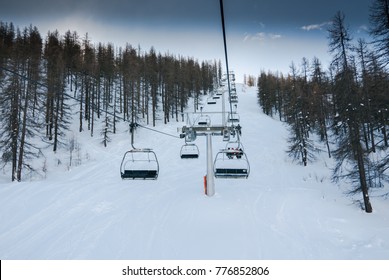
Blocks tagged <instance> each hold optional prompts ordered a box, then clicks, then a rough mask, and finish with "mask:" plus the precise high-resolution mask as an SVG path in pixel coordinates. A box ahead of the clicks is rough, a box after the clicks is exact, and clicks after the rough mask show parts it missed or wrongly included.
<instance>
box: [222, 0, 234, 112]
mask: <svg viewBox="0 0 389 280" xmlns="http://www.w3.org/2000/svg"><path fill="white" fill-rule="evenodd" d="M220 14H221V20H222V28H223V41H224V55H225V60H226V68H227V84H228V98H229V100H230V102H229V103H230V112H231V114H232V103H231V85H230V70H229V67H228V51H227V39H226V27H225V22H224V8H223V0H220Z"/></svg>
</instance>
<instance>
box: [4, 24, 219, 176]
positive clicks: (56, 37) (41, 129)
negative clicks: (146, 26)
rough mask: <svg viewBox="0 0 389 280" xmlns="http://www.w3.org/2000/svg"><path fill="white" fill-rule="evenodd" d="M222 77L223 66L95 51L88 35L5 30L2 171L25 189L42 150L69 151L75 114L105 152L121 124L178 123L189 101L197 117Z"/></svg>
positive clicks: (106, 47) (133, 51) (105, 47)
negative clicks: (26, 175)
mask: <svg viewBox="0 0 389 280" xmlns="http://www.w3.org/2000/svg"><path fill="white" fill-rule="evenodd" d="M220 75H221V63H220V61H219V62H216V61H213V62H209V61H203V62H199V61H197V60H195V59H193V58H187V57H181V56H175V55H171V54H160V53H157V51H156V50H155V49H154V48H153V47H152V48H151V49H150V50H149V51H142V50H141V48H140V46H138V47H137V48H135V47H133V46H131V45H129V44H128V45H127V46H125V47H124V48H122V47H115V46H114V45H113V44H110V43H109V44H103V43H98V44H92V43H91V42H90V40H89V38H88V34H86V35H85V36H84V37H82V38H81V37H80V36H79V34H77V32H71V31H68V32H66V34H64V35H62V34H59V32H58V31H54V32H49V33H48V34H47V36H46V37H45V38H43V37H42V35H41V34H40V32H39V30H38V29H37V28H36V27H33V26H29V27H26V28H24V29H19V28H17V27H15V26H14V25H13V23H3V22H1V23H0V93H1V94H0V147H1V151H2V153H1V165H2V166H3V167H4V166H5V165H11V170H12V172H11V176H12V178H11V179H12V181H14V180H17V181H20V180H21V179H22V170H24V169H28V170H30V171H32V170H33V169H34V167H33V166H32V165H31V164H30V159H32V158H34V157H39V156H40V154H41V148H42V145H41V144H37V143H45V145H46V146H51V148H52V150H53V151H54V152H55V151H57V149H58V147H59V145H61V144H63V141H64V139H63V136H64V135H65V133H66V131H67V130H68V126H69V123H70V120H71V118H72V119H73V121H74V116H71V112H74V111H75V110H74V107H77V109H76V111H77V112H78V113H77V115H78V116H77V118H78V120H79V131H80V132H82V131H84V132H87V133H90V135H91V136H94V135H96V136H98V137H101V138H102V143H103V144H104V145H105V146H106V145H108V143H109V141H110V135H112V134H113V133H115V132H116V125H117V122H118V121H123V120H125V121H128V122H129V123H136V122H143V123H145V124H147V125H152V126H155V124H156V121H157V120H159V121H163V122H164V123H167V122H169V121H171V120H176V121H178V120H180V119H181V116H182V115H181V113H182V112H183V110H184V108H185V107H186V106H187V105H188V103H187V102H188V100H189V98H193V99H194V100H195V102H194V106H195V108H194V110H195V111H196V110H197V109H198V108H197V107H198V104H199V102H198V100H199V97H200V96H201V95H203V94H207V93H209V92H210V91H212V90H213V89H214V87H217V86H218V85H217V83H218V81H219V80H220ZM71 107H72V108H73V109H72V108H71ZM161 112H162V113H161ZM97 122H98V123H103V124H104V125H103V126H102V127H103V129H102V130H101V129H100V127H101V126H99V129H98V130H97V129H96V126H95V123H97ZM96 130H97V131H96ZM37 139H38V141H37Z"/></svg>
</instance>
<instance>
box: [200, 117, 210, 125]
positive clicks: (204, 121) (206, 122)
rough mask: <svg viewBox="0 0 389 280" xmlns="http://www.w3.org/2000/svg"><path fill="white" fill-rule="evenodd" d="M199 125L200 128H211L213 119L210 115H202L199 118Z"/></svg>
mask: <svg viewBox="0 0 389 280" xmlns="http://www.w3.org/2000/svg"><path fill="white" fill-rule="evenodd" d="M197 125H199V126H210V125H211V118H210V117H209V116H208V115H201V116H200V117H199V118H198V121H197Z"/></svg>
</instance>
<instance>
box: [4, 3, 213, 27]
mask: <svg viewBox="0 0 389 280" xmlns="http://www.w3.org/2000/svg"><path fill="white" fill-rule="evenodd" d="M218 5H219V1H218V0H216V1H209V0H195V1H186V0H163V1H160V0H141V1H136V0H110V1H106V0H105V1H102V0H100V1H95V0H66V1H65V0H63V1H57V0H36V1H29V0H14V1H7V2H5V3H3V4H1V10H0V18H1V17H2V16H3V17H4V16H7V17H8V18H21V17H31V18H34V17H50V18H55V17H63V16H68V15H72V14H74V13H77V14H84V15H85V16H88V17H91V18H94V19H97V20H100V21H128V22H141V23H144V24H148V23H149V22H153V23H155V22H163V23H164V24H170V23H171V24H204V25H205V24H208V23H209V22H214V21H216V20H219V16H220V15H219V6H218Z"/></svg>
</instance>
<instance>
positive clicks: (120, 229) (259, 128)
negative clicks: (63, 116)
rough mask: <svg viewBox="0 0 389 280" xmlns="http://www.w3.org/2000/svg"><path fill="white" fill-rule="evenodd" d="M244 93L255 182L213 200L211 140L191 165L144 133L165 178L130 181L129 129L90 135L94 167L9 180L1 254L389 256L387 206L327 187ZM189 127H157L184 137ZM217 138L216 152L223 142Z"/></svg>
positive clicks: (245, 135)
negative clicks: (206, 185)
mask: <svg viewBox="0 0 389 280" xmlns="http://www.w3.org/2000/svg"><path fill="white" fill-rule="evenodd" d="M237 89H238V93H239V103H238V113H239V114H240V119H241V126H242V143H243V145H244V148H245V152H246V153H247V155H248V159H249V161H250V166H251V173H250V176H249V178H248V179H247V180H246V179H230V180H226V179H215V185H216V194H215V196H214V197H207V196H205V195H204V193H203V192H204V190H203V176H204V175H205V172H206V162H205V138H204V137H198V139H197V140H196V144H197V145H198V146H199V149H200V158H199V159H197V160H182V159H180V157H179V152H180V148H181V145H183V144H184V142H183V140H179V139H174V138H170V137H167V136H164V135H160V134H155V133H154V132H152V131H149V130H144V129H138V130H137V131H136V135H135V146H136V147H150V148H153V149H154V151H155V152H156V154H157V156H158V160H159V164H160V174H159V177H158V180H156V181H142V180H135V181H132V180H129V181H127V180H124V181H123V180H121V178H120V173H119V166H120V162H121V158H122V155H123V154H124V152H125V151H126V150H128V149H129V148H130V144H129V142H130V137H129V135H128V132H126V126H125V125H124V124H123V125H121V126H120V128H119V132H118V134H117V135H114V136H113V137H112V138H113V141H112V142H111V143H109V144H108V147H107V148H104V147H103V146H102V145H101V144H99V141H98V139H96V138H97V137H96V138H92V139H91V138H90V137H89V135H87V134H88V132H83V133H82V134H78V136H77V137H78V140H79V141H80V142H81V144H82V148H83V153H88V155H89V157H90V160H89V161H86V162H84V163H83V164H82V165H81V166H78V167H73V168H71V169H70V171H61V170H59V169H58V168H57V169H55V170H52V171H49V173H48V178H47V179H46V180H35V181H31V182H22V183H8V182H7V181H6V180H7V178H5V177H4V178H3V177H2V178H0V180H1V181H0V182H1V185H0V218H1V223H0V258H1V259H387V258H389V220H388V218H387V213H388V210H389V206H388V203H387V201H385V200H384V199H382V198H373V197H372V204H373V208H374V213H373V214H365V213H363V212H362V211H361V210H359V209H357V208H356V207H355V206H353V205H351V202H350V200H349V198H347V197H345V196H344V195H343V194H342V191H341V189H339V188H338V187H337V186H334V185H332V184H331V183H330V182H329V179H328V178H329V177H330V171H329V170H328V168H326V167H325V163H323V162H317V163H314V164H311V165H309V166H307V167H302V166H299V165H296V164H294V163H292V162H291V161H290V159H288V157H287V155H286V153H285V150H286V149H287V144H286V139H287V130H286V127H285V126H284V125H283V124H282V123H280V122H279V121H277V120H275V119H272V118H270V117H268V116H265V115H264V114H263V113H262V112H261V111H260V108H259V106H258V104H257V97H256V89H255V88H247V87H245V86H243V85H238V88H237ZM220 102H221V101H220V100H218V104H217V105H208V104H206V97H205V98H204V103H205V105H204V111H215V110H220V108H219V107H220ZM216 108H219V109H216ZM227 108H229V107H228V106H227ZM182 125H184V123H181V122H175V121H171V122H170V123H169V124H168V125H166V126H163V125H158V126H157V129H159V130H163V131H164V132H167V133H170V134H177V127H181V126H182ZM75 131H77V130H76V129H75ZM84 135H85V136H84ZM96 135H97V133H96ZM212 141H213V153H214V155H215V154H216V152H217V151H218V149H221V148H223V147H224V145H225V143H224V142H223V141H222V140H221V137H213V140H212ZM321 156H322V157H323V158H324V161H326V162H327V163H326V164H327V165H331V161H330V160H328V159H325V155H324V153H323V155H321ZM54 160H55V159H52V161H53V162H54Z"/></svg>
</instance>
